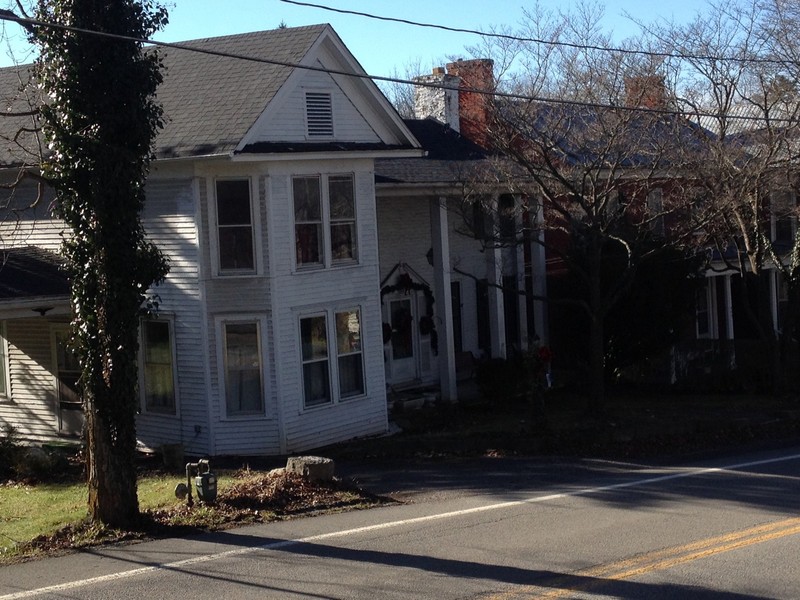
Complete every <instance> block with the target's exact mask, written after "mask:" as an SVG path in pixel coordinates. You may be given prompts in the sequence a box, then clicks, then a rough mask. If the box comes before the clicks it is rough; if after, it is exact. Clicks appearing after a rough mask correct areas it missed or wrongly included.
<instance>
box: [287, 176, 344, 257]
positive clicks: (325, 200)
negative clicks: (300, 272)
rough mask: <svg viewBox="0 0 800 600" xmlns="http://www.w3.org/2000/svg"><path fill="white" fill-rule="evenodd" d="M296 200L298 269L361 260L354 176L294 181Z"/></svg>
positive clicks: (308, 177) (321, 177)
mask: <svg viewBox="0 0 800 600" xmlns="http://www.w3.org/2000/svg"><path fill="white" fill-rule="evenodd" d="M292 196H293V200H294V230H295V250H296V252H295V260H296V262H297V266H298V268H304V267H330V266H335V265H337V264H343V263H352V262H354V261H355V260H357V258H358V257H357V252H356V250H357V240H356V237H357V236H356V202H355V185H354V181H353V176H352V175H313V176H298V177H294V178H293V179H292Z"/></svg>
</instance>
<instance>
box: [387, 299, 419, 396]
mask: <svg viewBox="0 0 800 600" xmlns="http://www.w3.org/2000/svg"><path fill="white" fill-rule="evenodd" d="M415 321H416V319H415V318H414V302H413V297H412V296H407V297H404V298H398V299H395V300H390V301H389V324H390V325H391V326H392V338H391V343H390V344H389V346H390V348H391V357H390V358H391V377H392V382H393V383H401V382H404V381H412V380H414V379H416V378H417V357H416V353H415V352H414V349H415V348H416V343H415V342H416V340H415V336H416V328H415V327H414V323H415Z"/></svg>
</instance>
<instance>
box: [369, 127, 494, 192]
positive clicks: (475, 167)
mask: <svg viewBox="0 0 800 600" xmlns="http://www.w3.org/2000/svg"><path fill="white" fill-rule="evenodd" d="M405 124H406V126H407V127H408V129H409V130H410V131H411V133H413V134H414V137H415V138H417V140H419V142H420V143H421V144H422V148H423V150H425V152H426V156H424V157H421V158H379V159H377V160H376V161H375V182H376V183H379V184H380V183H383V184H391V183H394V184H410V185H413V184H444V185H452V184H459V183H464V182H470V181H476V180H487V179H488V180H495V181H496V179H497V175H498V172H497V160H498V159H497V157H495V156H492V155H491V154H489V153H487V152H486V151H485V150H484V149H483V148H481V147H480V146H478V145H477V144H475V143H473V142H472V141H470V140H468V139H467V138H465V137H464V136H462V135H461V134H459V133H458V132H457V131H455V130H453V129H452V128H451V127H450V126H448V125H444V124H442V123H440V122H439V121H437V120H436V119H433V118H427V119H405Z"/></svg>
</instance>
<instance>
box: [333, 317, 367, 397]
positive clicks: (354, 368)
mask: <svg viewBox="0 0 800 600" xmlns="http://www.w3.org/2000/svg"><path fill="white" fill-rule="evenodd" d="M336 351H337V354H338V356H339V395H340V397H341V398H346V397H349V396H356V395H359V394H363V393H364V367H363V361H362V356H361V319H360V317H359V313H358V311H357V310H351V311H346V312H339V313H336Z"/></svg>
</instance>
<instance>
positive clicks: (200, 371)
mask: <svg viewBox="0 0 800 600" xmlns="http://www.w3.org/2000/svg"><path fill="white" fill-rule="evenodd" d="M194 190H195V182H194V180H192V179H189V178H183V179H166V180H165V179H158V180H151V181H150V182H149V183H148V185H147V189H146V193H147V200H146V202H145V209H144V211H143V214H142V223H143V225H144V228H145V232H146V233H147V235H148V237H149V238H150V239H151V240H152V241H153V242H154V243H156V244H157V245H158V247H159V248H160V249H161V251H162V252H163V253H164V255H165V256H166V257H167V259H168V260H169V265H170V271H169V274H168V275H167V278H166V280H165V281H164V282H163V283H162V284H160V285H159V286H156V287H154V288H153V289H151V290H150V292H151V293H155V294H158V297H159V314H160V315H161V316H163V317H165V318H169V319H171V320H172V322H173V333H174V344H175V359H176V364H175V368H176V373H177V384H178V389H177V392H178V411H177V414H176V415H163V414H158V413H148V412H146V411H142V413H141V414H140V415H139V416H138V418H137V434H138V437H139V439H140V440H141V441H142V442H143V443H144V444H145V445H146V446H148V447H151V448H158V447H159V446H160V445H161V444H165V443H183V444H184V446H185V448H186V451H187V452H189V453H191V454H204V453H206V452H207V450H208V446H209V444H210V437H209V425H208V404H207V396H206V394H207V390H206V358H205V349H204V344H203V339H204V325H205V324H204V317H203V305H202V302H201V293H200V275H199V248H198V231H197V226H196V216H195V214H196V211H197V204H196V201H195V198H194V193H195V192H194ZM196 427H199V433H198V432H197V430H196Z"/></svg>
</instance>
